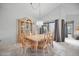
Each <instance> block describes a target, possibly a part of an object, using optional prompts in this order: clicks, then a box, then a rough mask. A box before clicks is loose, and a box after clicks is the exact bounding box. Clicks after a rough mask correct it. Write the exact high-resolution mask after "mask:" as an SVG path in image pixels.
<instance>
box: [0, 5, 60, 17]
mask: <svg viewBox="0 0 79 59" xmlns="http://www.w3.org/2000/svg"><path fill="white" fill-rule="evenodd" d="M59 5H60V4H58V3H57V4H56V3H40V6H39V3H33V4H32V5H31V3H24V4H19V3H18V4H0V8H3V9H2V10H4V9H6V10H7V9H10V10H11V9H12V10H17V12H18V13H20V12H19V11H21V13H22V12H25V13H26V14H28V16H31V17H34V18H42V17H44V16H46V15H48V14H49V13H50V12H51V11H52V10H53V9H54V8H56V7H57V6H59ZM0 10H1V9H0ZM26 17H27V16H26Z"/></svg>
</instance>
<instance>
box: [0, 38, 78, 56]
mask: <svg viewBox="0 0 79 59" xmlns="http://www.w3.org/2000/svg"><path fill="white" fill-rule="evenodd" d="M53 44H54V45H53V46H50V47H48V50H38V51H34V50H31V49H25V50H24V51H23V50H22V49H21V48H20V47H19V45H17V44H16V43H11V42H2V41H1V42H0V56H79V40H75V39H73V38H66V39H65V42H54V43H53ZM47 51H48V52H47Z"/></svg>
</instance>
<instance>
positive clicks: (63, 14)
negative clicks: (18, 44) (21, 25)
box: [0, 4, 79, 41]
mask: <svg viewBox="0 0 79 59" xmlns="http://www.w3.org/2000/svg"><path fill="white" fill-rule="evenodd" d="M27 5H28V4H0V40H6V41H10V40H11V41H15V40H16V20H17V19H18V18H22V17H32V19H33V21H34V22H35V21H36V19H38V17H36V16H37V15H38V10H35V11H34V10H32V8H29V7H30V6H29V5H28V6H27ZM42 5H43V4H42ZM54 5H56V4H52V5H51V7H48V9H47V11H48V10H50V9H51V8H52V7H54ZM49 6H50V5H49ZM43 7H44V6H43ZM42 10H43V9H42ZM45 11H46V9H45ZM34 12H35V13H34ZM43 12H44V11H42V17H43V16H45V18H41V19H42V20H43V21H46V20H55V19H62V18H64V19H65V20H71V19H73V17H75V18H74V19H73V20H74V21H75V22H77V23H75V25H76V24H79V20H78V18H79V17H78V18H76V15H77V16H79V4H60V5H59V6H57V7H54V9H51V10H50V11H48V13H46V12H44V13H46V14H43ZM73 15H75V16H73ZM69 16H70V17H71V19H70V18H69ZM76 20H77V21H76Z"/></svg>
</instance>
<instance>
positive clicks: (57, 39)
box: [54, 19, 60, 42]
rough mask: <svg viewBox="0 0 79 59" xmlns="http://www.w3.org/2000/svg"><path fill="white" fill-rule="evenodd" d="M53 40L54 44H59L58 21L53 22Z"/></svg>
mask: <svg viewBox="0 0 79 59" xmlns="http://www.w3.org/2000/svg"><path fill="white" fill-rule="evenodd" d="M54 40H55V41H56V42H60V35H59V21H58V19H56V20H55V34H54Z"/></svg>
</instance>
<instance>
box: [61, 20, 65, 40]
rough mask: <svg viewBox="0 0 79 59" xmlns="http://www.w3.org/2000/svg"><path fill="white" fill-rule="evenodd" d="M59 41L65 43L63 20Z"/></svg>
mask: <svg viewBox="0 0 79 59" xmlns="http://www.w3.org/2000/svg"><path fill="white" fill-rule="evenodd" d="M61 41H62V42H64V41H65V21H64V19H62V20H61Z"/></svg>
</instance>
